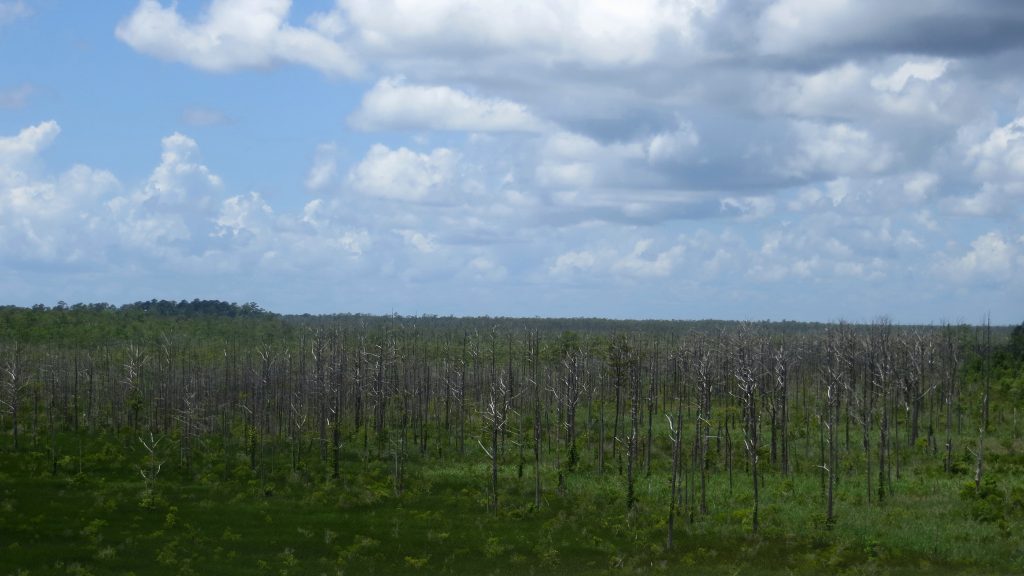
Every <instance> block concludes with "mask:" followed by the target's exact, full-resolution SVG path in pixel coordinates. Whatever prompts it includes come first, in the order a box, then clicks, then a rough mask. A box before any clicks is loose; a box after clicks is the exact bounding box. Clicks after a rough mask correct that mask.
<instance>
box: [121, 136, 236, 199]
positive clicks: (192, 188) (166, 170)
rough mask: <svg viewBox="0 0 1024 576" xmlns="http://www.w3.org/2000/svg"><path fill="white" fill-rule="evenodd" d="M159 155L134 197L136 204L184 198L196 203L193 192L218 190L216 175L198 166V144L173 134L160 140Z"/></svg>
mask: <svg viewBox="0 0 1024 576" xmlns="http://www.w3.org/2000/svg"><path fill="white" fill-rule="evenodd" d="M161 144H162V145H163V153H162V154H161V155H160V165H159V166H157V167H156V168H155V169H154V170H153V173H152V174H151V175H150V177H149V180H147V182H146V186H145V188H144V189H143V190H142V191H141V192H140V193H139V194H138V195H136V197H135V201H136V202H144V201H147V200H150V199H154V200H156V201H158V202H160V203H162V204H181V203H183V202H185V201H186V200H187V199H190V196H191V200H192V201H196V200H199V198H197V195H196V192H204V191H208V190H210V189H218V188H220V187H221V185H222V183H221V179H220V176H218V175H216V174H214V173H213V172H211V171H210V169H209V168H207V167H206V166H205V165H203V164H201V163H199V145H198V144H196V141H195V140H193V139H192V138H189V137H188V136H185V135H184V134H181V133H179V132H175V133H174V134H171V135H170V136H168V137H166V138H164V139H163V140H161Z"/></svg>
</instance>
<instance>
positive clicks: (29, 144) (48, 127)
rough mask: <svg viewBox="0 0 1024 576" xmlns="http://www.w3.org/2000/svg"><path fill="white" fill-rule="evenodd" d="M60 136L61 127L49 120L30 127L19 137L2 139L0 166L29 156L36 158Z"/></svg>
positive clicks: (19, 133) (0, 141)
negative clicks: (36, 155)
mask: <svg viewBox="0 0 1024 576" xmlns="http://www.w3.org/2000/svg"><path fill="white" fill-rule="evenodd" d="M58 134H60V125H59V124H57V122H55V121H53V120H48V121H46V122H42V123H40V124H36V125H35V126H29V127H28V128H25V129H23V130H21V132H18V135H17V136H8V137H4V138H0V165H3V164H10V163H13V162H15V161H18V160H20V159H22V158H25V157H28V156H34V155H35V154H36V153H38V152H39V151H40V150H42V149H43V148H45V147H47V146H49V145H50V143H51V142H53V141H54V139H55V138H57V135H58Z"/></svg>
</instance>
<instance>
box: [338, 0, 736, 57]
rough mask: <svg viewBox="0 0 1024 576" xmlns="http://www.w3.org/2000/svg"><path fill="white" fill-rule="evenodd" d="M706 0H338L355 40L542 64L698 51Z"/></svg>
mask: <svg viewBox="0 0 1024 576" xmlns="http://www.w3.org/2000/svg"><path fill="white" fill-rule="evenodd" d="M716 5H717V2H715V1H714V0H674V1H671V2H661V1H657V0H637V1H634V2H630V3H629V4H628V5H627V4H623V3H621V2H617V1H615V0H587V1H584V0H572V1H569V2H564V1H559V0H542V1H538V2H527V3H521V2H511V3H510V2H502V1H500V0H489V1H480V2H465V1H462V0H429V1H423V0H417V1H412V0H386V1H378V0H346V1H345V7H346V8H347V16H348V18H349V19H350V20H351V21H352V22H353V23H354V24H355V26H356V27H357V28H358V30H359V35H360V37H361V38H362V40H363V42H364V43H365V44H366V45H367V46H368V47H369V48H370V49H372V50H377V51H380V52H384V53H391V54H396V53H397V54H404V55H410V56H419V55H423V54H430V53H435V54H436V53H444V52H448V53H451V51H453V50H457V51H460V52H461V53H466V54H471V55H480V56H484V57H486V56H488V55H493V54H517V55H519V56H520V57H525V58H529V59H532V60H535V61H538V62H540V63H542V64H548V63H562V62H568V63H578V64H582V65H584V66H587V67H593V68H606V67H622V66H636V65H640V64H644V63H647V62H650V61H652V60H653V59H655V58H657V57H658V56H659V55H660V53H661V51H662V50H664V49H667V50H668V51H669V52H670V53H671V54H672V55H673V56H674V57H675V58H677V59H679V58H685V57H688V56H689V57H692V54H694V53H695V52H698V51H699V46H700V44H701V42H700V40H701V33H700V30H699V26H698V24H697V22H698V21H699V19H700V18H701V17H702V16H706V15H709V14H711V13H713V12H714V11H715V10H716Z"/></svg>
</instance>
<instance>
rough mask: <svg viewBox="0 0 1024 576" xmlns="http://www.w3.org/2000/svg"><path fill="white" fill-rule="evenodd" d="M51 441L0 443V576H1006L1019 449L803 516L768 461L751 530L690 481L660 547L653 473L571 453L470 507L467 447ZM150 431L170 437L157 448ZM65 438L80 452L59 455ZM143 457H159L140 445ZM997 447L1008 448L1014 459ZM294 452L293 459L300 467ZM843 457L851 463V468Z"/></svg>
mask: <svg viewBox="0 0 1024 576" xmlns="http://www.w3.org/2000/svg"><path fill="white" fill-rule="evenodd" d="M82 442H83V444H81V445H79V439H78V438H72V437H64V438H59V439H58V445H59V450H60V451H61V453H62V454H66V455H64V456H61V457H60V458H59V459H58V466H57V470H56V472H54V470H53V458H52V456H51V453H50V451H49V446H48V445H44V444H42V443H39V444H37V445H36V446H35V447H34V448H33V447H32V446H28V447H23V448H22V449H21V450H20V451H18V452H17V453H15V452H13V451H12V450H4V451H0V574H97V575H98V574H631V573H635V574H660V573H664V574H677V573H686V574H822V573H830V574H1017V573H1021V572H1022V571H1024V530H1022V528H1021V524H1024V522H1021V519H1022V518H1024V510H1022V508H1024V478H1022V476H1021V474H1020V473H1019V471H1020V470H1021V469H1022V468H1024V457H1021V456H1020V455H1019V451H1014V450H1013V449H1014V448H1018V447H1016V446H1013V445H1010V446H1009V448H1011V450H1009V451H1007V450H1004V451H1003V452H1002V453H997V454H996V455H994V456H993V458H992V462H993V463H992V472H991V474H990V477H991V478H992V480H991V481H990V482H989V483H988V484H987V485H986V486H987V488H986V489H985V490H983V491H982V492H983V493H982V494H980V495H979V494H975V493H974V491H973V490H972V489H969V488H965V486H969V485H970V482H969V477H968V475H967V474H966V472H965V473H963V474H956V475H953V476H950V475H945V474H943V473H942V470H941V466H939V467H938V468H936V467H935V466H934V465H933V464H931V460H929V459H928V458H926V457H921V458H919V460H920V461H919V462H918V461H916V460H914V455H913V454H908V455H907V458H908V461H907V462H906V463H905V466H904V471H903V472H902V474H901V478H900V479H899V480H898V481H896V482H895V483H894V490H893V493H892V494H891V495H889V496H888V497H887V499H886V501H885V502H884V503H883V504H881V505H879V504H877V503H872V504H870V505H869V504H867V503H866V489H865V486H864V483H863V482H864V479H863V478H861V477H858V476H857V474H856V473H855V472H851V473H850V474H849V475H843V476H841V481H840V484H839V493H838V499H837V521H836V523H835V525H834V526H832V527H827V526H825V525H824V522H823V518H824V515H823V512H822V495H821V483H820V477H819V474H818V472H817V471H816V470H814V469H803V470H796V471H795V472H794V473H793V474H791V475H790V476H789V477H788V478H784V477H782V476H781V475H779V474H777V473H775V472H770V473H768V474H767V475H766V476H765V478H764V484H763V490H762V495H761V501H762V508H761V519H762V525H761V530H760V532H759V534H757V535H752V534H751V533H750V522H751V519H750V502H751V496H750V488H749V486H748V483H749V475H746V474H744V473H743V470H742V467H737V469H736V470H735V472H734V478H733V482H732V488H731V490H730V488H729V486H730V481H729V479H728V478H727V477H725V475H724V473H722V472H716V473H715V477H714V478H712V479H711V480H712V481H711V482H709V486H710V488H711V489H710V491H709V493H708V514H707V515H700V514H699V513H694V514H692V518H691V510H690V509H684V510H682V511H680V516H679V517H678V518H677V523H676V531H675V543H674V546H673V547H672V549H670V550H669V549H666V534H667V525H666V520H667V512H668V501H669V479H668V475H667V473H666V472H665V471H664V470H658V469H655V470H653V471H652V473H651V475H650V476H644V475H641V476H640V479H639V482H638V485H637V494H638V506H637V508H636V509H635V510H634V512H632V513H631V514H627V513H626V507H625V505H624V502H625V490H626V488H625V480H624V477H623V476H621V475H619V474H618V472H617V470H616V469H615V466H614V464H612V465H610V466H609V467H608V468H607V469H606V471H605V473H604V474H598V473H596V471H595V470H593V469H592V466H591V464H590V463H589V461H588V460H584V462H583V463H581V466H580V467H579V468H578V469H577V470H576V471H575V472H571V473H568V474H567V475H566V476H565V482H564V487H563V488H562V489H558V486H557V484H558V480H557V478H556V477H554V475H553V474H551V473H550V470H551V469H549V468H545V471H546V473H547V474H548V476H547V477H545V478H544V484H545V492H544V498H543V502H542V506H541V507H540V508H539V509H535V507H534V487H533V470H532V466H531V464H530V463H526V464H525V466H523V468H522V474H521V475H520V466H519V464H518V463H514V464H512V465H507V466H504V467H503V468H502V470H501V488H500V509H499V511H498V513H497V514H495V513H494V512H493V511H491V510H489V509H488V503H489V501H490V494H489V483H488V482H489V468H488V465H487V462H486V459H485V457H484V455H483V454H482V453H481V454H472V453H470V454H467V455H466V456H464V457H463V458H461V459H459V458H455V459H442V458H439V457H436V456H435V457H432V458H430V459H421V458H419V457H416V458H411V459H410V461H409V462H408V463H407V473H406V478H405V479H404V485H405V487H406V488H405V489H404V490H403V491H402V493H401V494H396V491H395V489H394V485H393V479H392V474H391V470H390V469H389V468H388V467H387V465H386V464H384V463H383V462H386V459H382V460H380V461H378V460H376V459H367V460H364V459H363V458H362V456H361V455H360V454H358V453H356V452H346V453H345V454H344V460H343V462H342V466H341V468H342V475H341V477H340V478H339V479H336V480H335V479H331V478H330V471H329V470H328V467H327V466H326V465H321V464H320V463H319V459H318V458H317V457H316V456H317V455H316V454H313V453H312V451H310V453H308V454H306V457H305V458H304V459H303V464H302V465H301V466H300V468H299V469H298V470H295V471H293V470H292V469H291V466H290V460H289V459H288V457H287V455H286V450H287V448H285V447H281V451H280V452H281V453H280V454H278V458H277V460H278V462H277V466H276V467H270V469H269V470H267V471H266V472H264V473H263V474H261V475H257V474H256V473H254V472H253V471H252V470H251V469H250V468H249V466H248V460H247V459H246V456H245V454H244V453H241V452H235V451H232V450H230V449H229V450H226V451H225V450H222V449H216V448H214V447H208V448H207V450H205V451H204V453H205V454H207V455H208V458H207V459H206V460H200V461H197V462H196V463H195V464H194V465H193V472H192V474H191V475H189V474H187V473H186V472H185V471H184V470H183V469H181V468H180V467H179V466H177V465H176V462H173V461H172V460H173V458H172V456H173V450H169V451H168V452H169V455H168V462H167V463H166V464H165V465H164V466H163V467H162V468H161V471H160V473H159V474H158V475H157V476H156V478H155V480H154V481H152V482H147V481H146V480H145V479H144V478H143V476H142V474H140V470H147V469H149V467H150V464H151V463H152V462H150V461H148V460H147V459H148V458H149V456H148V454H147V453H146V451H145V450H144V449H143V447H142V445H141V443H140V442H139V441H138V439H137V438H129V437H114V436H106V437H98V438H86V439H84V440H82ZM168 444H170V443H169V442H168ZM79 448H81V454H82V456H81V457H79V456H78V453H79ZM158 453H159V452H158ZM1014 454H1017V455H1014ZM306 462H311V464H306ZM849 468H850V469H851V470H855V469H856V467H855V463H850V466H849Z"/></svg>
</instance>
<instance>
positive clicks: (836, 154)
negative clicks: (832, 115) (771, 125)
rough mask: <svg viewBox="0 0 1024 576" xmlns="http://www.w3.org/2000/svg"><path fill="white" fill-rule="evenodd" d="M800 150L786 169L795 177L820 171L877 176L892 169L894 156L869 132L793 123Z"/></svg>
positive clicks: (840, 126) (885, 145) (843, 127)
mask: <svg viewBox="0 0 1024 576" xmlns="http://www.w3.org/2000/svg"><path fill="white" fill-rule="evenodd" d="M793 132H794V135H795V136H796V138H797V150H796V152H795V154H794V155H793V156H792V157H791V158H790V159H789V162H788V164H787V166H786V170H787V171H788V172H790V173H792V174H795V175H809V174H814V173H819V172H824V173H826V174H834V175H853V174H863V173H868V174H872V173H878V172H881V171H882V170H885V169H886V168H887V167H889V166H890V165H891V164H892V163H893V161H894V159H895V154H894V152H893V150H892V149H891V147H890V146H889V145H887V144H882V143H878V142H876V141H875V138H874V137H873V136H872V135H871V134H870V133H868V132H867V131H866V130H861V129H858V128H854V127H853V126H850V125H849V124H845V123H835V124H821V123H816V122H807V121H797V122H794V123H793Z"/></svg>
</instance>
